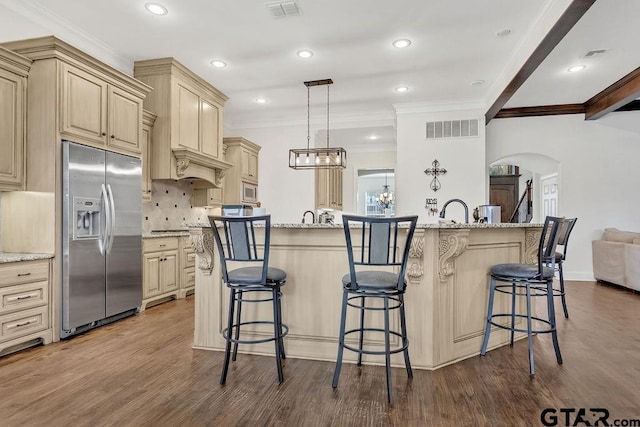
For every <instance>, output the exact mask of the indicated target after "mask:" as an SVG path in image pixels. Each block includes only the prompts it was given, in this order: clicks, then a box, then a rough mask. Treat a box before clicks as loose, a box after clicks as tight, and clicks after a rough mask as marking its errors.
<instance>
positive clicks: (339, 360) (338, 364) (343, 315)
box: [331, 290, 348, 388]
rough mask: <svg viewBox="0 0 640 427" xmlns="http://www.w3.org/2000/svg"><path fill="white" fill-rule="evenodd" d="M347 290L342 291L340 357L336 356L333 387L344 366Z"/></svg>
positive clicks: (336, 385)
mask: <svg viewBox="0 0 640 427" xmlns="http://www.w3.org/2000/svg"><path fill="white" fill-rule="evenodd" d="M347 297H348V293H347V291H346V290H345V291H343V292H342V313H341V314H340V336H339V338H338V357H337V358H336V369H335V371H334V373H333V384H332V385H331V386H332V387H333V388H336V387H338V380H339V379H340V369H341V368H342V352H343V350H344V327H345V323H346V319H347Z"/></svg>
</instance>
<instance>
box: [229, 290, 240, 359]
mask: <svg viewBox="0 0 640 427" xmlns="http://www.w3.org/2000/svg"><path fill="white" fill-rule="evenodd" d="M236 300H237V301H238V311H237V313H236V325H238V327H237V328H236V330H235V340H236V341H238V340H239V339H240V313H241V311H242V291H238V295H237V297H236ZM237 356H238V343H237V342H234V343H233V356H231V360H233V361H234V362H235V361H236V357H237Z"/></svg>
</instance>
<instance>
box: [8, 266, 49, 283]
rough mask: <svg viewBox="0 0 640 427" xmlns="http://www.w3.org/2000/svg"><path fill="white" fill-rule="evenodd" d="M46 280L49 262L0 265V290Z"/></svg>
mask: <svg viewBox="0 0 640 427" xmlns="http://www.w3.org/2000/svg"><path fill="white" fill-rule="evenodd" d="M48 279H49V261H35V262H28V261H24V262H12V263H10V264H3V265H0V288H1V287H3V286H10V285H19V284H21V283H29V282H37V281H42V280H48Z"/></svg>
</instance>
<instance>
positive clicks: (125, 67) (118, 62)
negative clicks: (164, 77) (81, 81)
mask: <svg viewBox="0 0 640 427" xmlns="http://www.w3.org/2000/svg"><path fill="white" fill-rule="evenodd" d="M0 5H2V6H4V7H6V8H7V9H9V10H12V11H14V12H16V13H17V14H19V15H21V16H23V17H24V18H25V19H27V20H29V21H32V22H34V23H36V24H38V25H39V26H41V27H43V28H45V29H47V30H49V31H51V33H52V34H53V35H55V36H56V37H58V38H60V39H62V40H64V41H65V42H67V43H69V44H71V45H73V46H74V47H77V48H79V49H81V50H83V51H85V52H87V53H89V54H91V55H92V56H95V57H97V58H99V59H100V60H102V61H104V62H105V63H107V64H109V65H110V66H112V67H114V68H116V69H118V70H120V71H122V72H124V73H126V74H129V75H131V74H132V73H133V59H131V58H129V57H127V56H124V55H121V54H119V53H118V52H116V51H115V50H114V49H113V48H112V47H111V46H109V45H108V44H106V43H104V42H102V41H101V40H99V39H96V38H95V37H93V36H91V35H90V34H88V33H86V32H85V31H83V30H81V29H80V28H78V27H76V26H74V25H73V24H71V23H70V22H68V21H66V20H65V19H64V18H62V17H61V16H60V15H57V14H55V13H53V12H52V11H51V10H49V9H47V8H46V7H44V6H43V5H41V4H40V3H38V2H36V1H33V0H21V1H15V0H0Z"/></svg>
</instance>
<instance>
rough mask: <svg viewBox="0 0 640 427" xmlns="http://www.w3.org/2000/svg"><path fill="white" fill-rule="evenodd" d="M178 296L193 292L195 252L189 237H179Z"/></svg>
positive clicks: (182, 296) (194, 287)
mask: <svg viewBox="0 0 640 427" xmlns="http://www.w3.org/2000/svg"><path fill="white" fill-rule="evenodd" d="M179 239H180V296H179V297H180V298H184V297H185V296H187V295H190V294H192V293H194V292H195V289H196V252H195V250H194V249H193V247H192V246H191V243H189V237H180V238H179Z"/></svg>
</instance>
